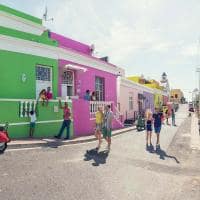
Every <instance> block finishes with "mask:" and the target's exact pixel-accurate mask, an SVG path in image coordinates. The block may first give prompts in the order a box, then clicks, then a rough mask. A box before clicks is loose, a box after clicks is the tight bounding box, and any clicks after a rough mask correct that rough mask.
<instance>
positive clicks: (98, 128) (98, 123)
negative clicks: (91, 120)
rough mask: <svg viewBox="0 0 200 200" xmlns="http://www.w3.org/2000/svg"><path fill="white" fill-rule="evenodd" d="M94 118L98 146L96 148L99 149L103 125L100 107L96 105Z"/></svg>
mask: <svg viewBox="0 0 200 200" xmlns="http://www.w3.org/2000/svg"><path fill="white" fill-rule="evenodd" d="M95 118H96V129H95V137H96V138H97V139H98V146H97V148H96V149H97V150H99V149H100V146H101V143H102V140H101V133H102V126H103V111H102V108H101V107H98V111H97V112H96V113H95Z"/></svg>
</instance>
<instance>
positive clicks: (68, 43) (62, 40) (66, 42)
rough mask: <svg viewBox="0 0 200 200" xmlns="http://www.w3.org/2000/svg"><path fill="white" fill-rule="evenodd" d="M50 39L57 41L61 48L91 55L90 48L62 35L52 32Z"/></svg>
mask: <svg viewBox="0 0 200 200" xmlns="http://www.w3.org/2000/svg"><path fill="white" fill-rule="evenodd" d="M50 37H51V38H52V39H54V40H57V41H58V43H59V46H60V47H66V48H70V49H73V50H75V51H78V52H81V53H84V54H87V55H91V51H90V46H89V45H86V44H83V43H80V42H78V41H75V40H72V39H70V38H67V37H64V36H62V35H59V34H56V33H53V32H51V33H50Z"/></svg>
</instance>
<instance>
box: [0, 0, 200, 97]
mask: <svg viewBox="0 0 200 200" xmlns="http://www.w3.org/2000/svg"><path fill="white" fill-rule="evenodd" d="M0 3H1V4H4V5H7V6H10V7H12V8H15V9H17V10H20V11H23V12H26V13H28V14H31V15H34V16H36V17H39V18H42V16H43V13H44V10H45V6H47V8H48V15H49V18H51V17H53V18H54V20H53V22H52V21H49V22H44V25H45V26H46V27H48V28H49V29H50V30H51V31H54V32H57V33H59V34H62V35H65V36H67V37H70V38H72V39H75V40H77V41H80V42H82V43H85V44H90V45H91V44H94V45H95V55H96V56H109V60H110V62H111V63H113V64H115V65H117V66H119V67H122V68H124V69H125V71H126V76H131V75H144V76H145V77H147V78H152V79H157V80H160V78H161V74H162V73H163V72H166V73H167V75H168V79H169V82H170V87H171V88H174V89H175V88H180V89H182V90H183V92H184V94H185V96H186V97H191V91H193V90H194V88H197V87H198V75H197V73H196V72H195V71H196V68H197V67H198V66H200V12H199V11H200V0H123V1H121V0H56V1H55V0H0Z"/></svg>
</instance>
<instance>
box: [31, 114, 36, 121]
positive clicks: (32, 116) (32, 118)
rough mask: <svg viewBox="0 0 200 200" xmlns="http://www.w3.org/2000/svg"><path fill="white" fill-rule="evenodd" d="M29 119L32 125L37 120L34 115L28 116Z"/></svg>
mask: <svg viewBox="0 0 200 200" xmlns="http://www.w3.org/2000/svg"><path fill="white" fill-rule="evenodd" d="M30 118H31V122H32V123H34V122H35V121H36V119H37V118H36V115H35V113H34V114H33V115H30Z"/></svg>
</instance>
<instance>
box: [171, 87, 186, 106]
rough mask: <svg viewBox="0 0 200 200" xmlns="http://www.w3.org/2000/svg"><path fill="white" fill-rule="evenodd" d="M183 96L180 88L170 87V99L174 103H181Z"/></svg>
mask: <svg viewBox="0 0 200 200" xmlns="http://www.w3.org/2000/svg"><path fill="white" fill-rule="evenodd" d="M183 98H184V94H183V92H182V91H181V90H180V89H172V90H171V91H170V101H172V102H175V103H181V101H182V99H183Z"/></svg>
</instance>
